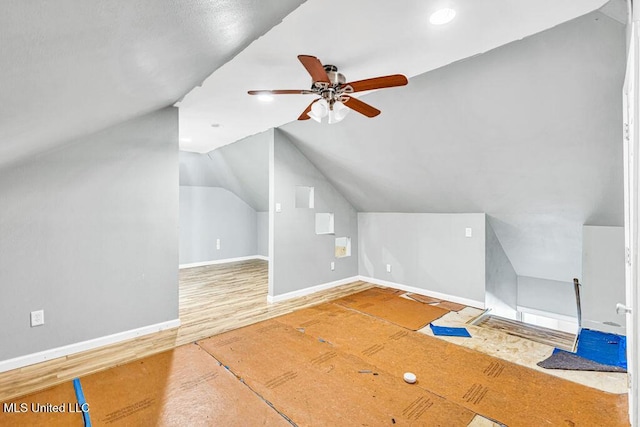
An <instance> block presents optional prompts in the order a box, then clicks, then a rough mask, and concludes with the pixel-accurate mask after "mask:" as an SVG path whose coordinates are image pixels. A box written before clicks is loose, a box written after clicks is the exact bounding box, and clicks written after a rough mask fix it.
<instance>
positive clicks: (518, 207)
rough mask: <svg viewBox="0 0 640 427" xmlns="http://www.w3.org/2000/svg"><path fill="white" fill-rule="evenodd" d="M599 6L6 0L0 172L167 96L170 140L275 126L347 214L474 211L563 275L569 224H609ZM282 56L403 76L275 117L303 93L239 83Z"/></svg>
mask: <svg viewBox="0 0 640 427" xmlns="http://www.w3.org/2000/svg"><path fill="white" fill-rule="evenodd" d="M605 3H606V0H518V1H514V0H483V1H482V2H479V1H462V0H458V1H456V0H429V1H425V0H408V1H403V2H399V3H397V4H396V3H389V2H388V1H382V0H351V1H349V2H344V1H342V2H341V1H339V0H307V1H306V2H304V1H303V0H277V1H276V0H272V1H264V0H263V1H260V0H234V1H231V0H218V1H205V0H189V1H183V2H175V1H170V0H139V1H124V0H114V1H110V2H102V3H95V2H85V1H81V0H60V1H56V2H47V1H43V0H36V1H21V0H8V1H5V2H4V3H3V13H2V14H0V40H1V42H0V58H2V64H3V66H2V67H0V82H2V84H1V85H0V98H1V99H2V101H3V102H2V103H1V104H0V167H3V165H6V164H8V163H11V162H16V161H20V160H24V159H27V158H28V157H29V156H32V155H37V154H38V153H40V152H43V151H46V150H50V149H54V148H56V147H58V146H61V145H63V144H65V143H67V142H68V141H72V140H74V138H76V137H78V136H81V135H83V134H87V133H91V132H94V131H97V130H99V129H102V128H105V127H107V126H110V125H113V124H115V123H118V122H121V121H124V120H128V119H130V118H133V117H136V116H139V115H141V114H145V113H147V112H150V111H153V110H156V109H158V108H162V107H166V106H167V105H172V104H174V103H176V102H178V101H180V100H182V101H181V102H178V105H179V106H180V133H181V135H180V136H181V140H182V141H181V143H180V144H181V148H182V149H184V150H190V151H196V152H209V151H210V150H212V149H213V148H215V147H219V146H223V145H225V144H230V143H232V142H234V141H237V140H239V139H242V138H244V137H247V136H249V135H253V134H257V133H260V132H262V131H265V130H267V129H269V128H272V127H276V126H278V127H281V129H282V130H283V131H284V132H286V133H287V134H288V135H289V137H290V138H291V139H292V140H293V141H294V143H295V144H296V145H297V146H298V147H299V148H300V149H301V150H302V151H303V152H304V153H305V155H307V157H309V159H311V161H312V162H314V163H315V164H316V166H317V167H318V168H319V169H320V170H321V171H323V172H324V173H325V174H326V175H327V177H329V178H330V179H331V180H332V181H333V183H334V185H335V186H336V187H337V188H338V189H339V190H340V191H341V192H343V193H344V194H345V196H347V197H348V198H349V200H351V201H352V203H353V204H354V206H356V207H357V208H358V209H360V210H364V211H409V212H487V213H488V214H489V215H490V218H491V221H492V224H493V226H494V228H495V229H496V233H497V234H498V237H499V238H500V241H501V243H502V244H503V246H504V247H505V250H506V251H507V254H508V255H509V257H510V259H511V260H512V262H513V264H514V267H516V270H517V272H518V274H520V275H528V276H534V277H543V278H549V279H556V280H567V277H572V276H578V277H579V273H580V254H579V253H580V250H581V244H580V242H581V232H580V228H581V226H582V224H584V223H589V224H602V225H620V224H621V221H622V213H621V210H622V206H621V203H622V196H621V194H622V183H621V150H620V147H619V140H620V137H621V136H620V126H619V124H620V120H621V92H620V91H621V84H622V78H623V72H624V44H625V43H624V26H623V24H622V23H620V22H618V21H614V20H613V19H611V17H614V18H616V19H618V20H619V21H621V22H624V19H625V18H624V14H625V7H624V5H625V2H624V1H623V0H612V1H611V2H609V3H608V4H606V5H605V6H604V9H602V10H603V11H604V12H605V13H606V14H603V13H600V12H594V10H596V9H598V8H600V7H602V6H603V5H604V4H605ZM444 5H446V6H450V7H455V8H456V10H457V11H458V14H457V16H456V19H455V20H454V21H452V23H450V24H449V25H446V26H442V27H433V26H430V25H429V24H428V17H429V15H430V13H431V12H433V11H434V10H435V9H437V8H439V7H442V6H444ZM272 27H273V28H272ZM298 54H312V55H316V56H318V57H319V58H321V59H322V60H323V62H325V63H333V64H335V65H338V66H339V67H340V71H341V72H343V73H344V74H345V75H346V76H347V79H349V80H353V79H361V78H367V77H372V76H376V75H383V74H391V73H404V74H406V75H407V76H409V77H411V80H410V83H409V85H408V86H406V87H402V88H394V89H387V90H384V91H379V92H374V93H370V94H364V95H363V96H362V98H363V100H365V101H367V102H370V103H371V104H374V105H375V106H377V107H379V108H380V109H381V110H382V114H381V115H380V116H379V117H377V118H375V119H366V118H364V117H361V116H359V115H358V114H357V113H352V114H350V116H348V118H347V119H345V120H344V121H343V122H341V123H339V124H338V125H335V126H327V125H319V124H316V123H314V122H305V123H298V122H292V120H294V119H295V118H296V117H297V116H298V115H299V114H300V112H301V111H302V109H303V108H304V107H305V106H306V105H307V104H308V103H309V102H310V98H308V97H305V96H291V97H286V96H285V97H280V98H277V99H276V100H274V101H273V102H272V103H270V104H261V103H259V102H257V100H256V99H255V98H252V97H249V96H248V95H246V90H249V89H263V88H283V89H287V88H306V87H308V86H309V83H310V80H309V76H308V75H307V74H306V72H305V70H304V69H303V68H302V66H301V65H300V64H299V63H298V62H297V59H296V55H298ZM212 73H213V74H212ZM201 84H202V86H201V87H198V86H199V85H201ZM194 87H195V89H194ZM192 89H194V90H192ZM183 98H184V99H183ZM291 122H292V123H291ZM212 125H217V126H215V127H212ZM227 159H230V160H229V161H230V163H229V164H234V162H235V163H237V160H238V159H235V158H233V159H231V158H230V157H229V156H226V157H225V156H216V155H215V154H212V156H211V157H210V161H209V163H214V164H217V165H220V164H222V163H221V162H223V161H226V160H227ZM209 178H211V177H209ZM209 178H207V179H209ZM212 179H214V180H215V179H217V180H220V179H222V178H220V177H219V176H218V177H213V178H212ZM234 179H235V178H234ZM232 184H233V185H235V186H236V187H238V188H239V189H238V190H237V191H239V192H242V191H245V192H246V193H247V195H246V197H247V198H252V197H253V200H255V201H256V202H255V205H256V206H258V205H259V206H263V205H264V203H265V200H264V197H262V196H261V195H260V194H259V191H258V190H257V189H251V188H250V189H248V190H247V189H244V190H243V189H242V188H241V187H242V185H240V184H241V180H240V179H239V178H238V179H236V180H235V181H234V182H233V183H227V184H226V185H229V186H231V185H232ZM254 187H255V186H254Z"/></svg>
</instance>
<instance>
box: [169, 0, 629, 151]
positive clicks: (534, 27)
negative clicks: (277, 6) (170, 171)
mask: <svg viewBox="0 0 640 427" xmlns="http://www.w3.org/2000/svg"><path fill="white" fill-rule="evenodd" d="M604 3H606V0H517V1H513V0H482V1H456V0H403V1H402V2H398V3H390V2H389V1H387V0H349V1H342V0H308V1H306V2H305V3H304V4H302V5H301V6H300V7H298V8H297V9H296V10H294V11H293V12H291V13H290V14H289V15H288V16H287V17H286V18H285V19H284V20H283V21H282V23H280V24H278V25H276V26H275V27H274V28H273V29H272V30H271V31H269V32H268V33H267V34H265V35H264V36H263V37H261V38H259V39H258V40H256V41H255V42H253V43H252V44H251V45H249V46H248V47H247V48H246V49H245V50H243V51H242V52H241V53H239V54H238V55H237V56H236V57H235V58H234V59H233V60H232V61H229V62H228V63H227V64H225V65H224V66H222V67H220V68H219V69H218V70H217V71H216V72H215V73H213V74H212V75H211V76H210V77H209V78H207V79H206V80H205V82H204V83H203V85H202V86H201V87H198V88H196V89H194V90H193V91H192V92H191V93H189V94H188V95H187V96H186V97H185V98H184V99H183V100H182V101H181V102H179V103H178V104H177V105H178V106H179V107H180V139H181V141H180V147H181V149H182V150H187V151H196V152H201V153H205V152H208V151H211V150H212V149H214V148H216V147H219V146H222V145H224V144H229V143H232V142H234V141H237V140H239V139H242V138H244V137H247V136H249V135H253V134H256V133H259V132H262V131H265V130H267V129H269V128H272V127H277V126H282V125H284V124H286V123H288V122H290V121H293V120H295V119H296V118H297V117H298V116H299V115H300V113H301V112H302V111H303V110H304V109H305V107H306V106H307V105H308V104H309V103H310V102H311V100H312V99H313V96H309V95H306V96H301V95H283V96H279V97H277V98H276V99H275V100H274V101H273V102H271V103H268V104H264V103H261V102H260V101H259V100H258V99H257V98H256V97H251V96H248V95H247V94H246V93H247V91H248V90H251V89H308V88H309V87H310V85H311V79H310V77H309V75H308V73H307V72H306V71H305V69H304V68H303V67H302V65H301V64H300V63H299V61H298V59H297V55H299V54H308V55H314V56H317V57H318V58H320V60H321V61H322V62H323V63H324V64H333V65H336V66H337V67H338V69H339V71H341V72H342V73H343V74H344V75H345V76H346V78H347V80H348V81H349V80H351V81H353V80H360V79H365V78H370V77H375V76H378V75H386V74H395V73H402V74H405V75H406V76H407V77H414V76H417V75H420V74H423V73H425V72H428V71H431V70H434V69H437V68H440V67H443V66H445V65H447V64H450V63H453V62H456V61H459V60H462V59H464V58H468V57H472V56H474V55H479V54H482V53H484V52H487V51H489V50H491V49H494V48H496V47H498V46H501V45H504V44H507V43H509V42H512V41H514V40H519V39H522V38H524V37H527V36H530V35H532V34H535V33H538V32H540V31H543V30H546V29H549V28H552V27H554V26H556V25H559V24H562V23H563V22H566V21H568V20H571V19H573V18H575V17H577V16H581V15H584V14H586V13H588V12H591V11H593V10H594V9H597V8H599V7H601V6H602V5H603V4H604ZM623 3H624V2H623ZM444 6H448V7H453V8H455V10H456V11H457V14H456V16H455V19H454V20H453V21H452V22H450V23H449V24H446V25H442V26H435V25H431V24H430V22H429V17H430V15H431V14H432V13H433V12H434V11H436V10H438V9H440V8H442V7H444ZM379 107H380V108H381V109H382V110H383V112H384V111H385V106H384V105H381V106H379ZM212 125H213V126H212Z"/></svg>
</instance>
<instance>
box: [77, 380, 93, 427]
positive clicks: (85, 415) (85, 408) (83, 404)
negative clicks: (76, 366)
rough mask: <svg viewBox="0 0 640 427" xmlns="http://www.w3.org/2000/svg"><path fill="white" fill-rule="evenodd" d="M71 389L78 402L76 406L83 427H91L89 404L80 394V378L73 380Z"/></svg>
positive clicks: (81, 393)
mask: <svg viewBox="0 0 640 427" xmlns="http://www.w3.org/2000/svg"><path fill="white" fill-rule="evenodd" d="M73 388H74V389H75V391H76V399H77V400H78V406H79V407H80V409H81V410H82V419H83V420H84V427H91V417H90V416H89V404H88V403H87V400H86V399H85V398H84V393H83V392H82V384H80V378H74V379H73Z"/></svg>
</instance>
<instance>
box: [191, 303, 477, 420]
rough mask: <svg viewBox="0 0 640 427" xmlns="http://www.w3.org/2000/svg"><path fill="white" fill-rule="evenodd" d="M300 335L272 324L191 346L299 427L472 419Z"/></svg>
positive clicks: (317, 340)
mask: <svg viewBox="0 0 640 427" xmlns="http://www.w3.org/2000/svg"><path fill="white" fill-rule="evenodd" d="M358 315H359V316H362V315H361V314H358ZM301 330H303V328H300V329H294V328H292V327H290V326H287V325H284V324H282V323H280V322H278V321H277V319H272V320H268V321H265V322H261V323H259V324H256V325H252V326H248V327H245V328H242V329H239V330H235V331H231V332H227V333H225V334H222V335H218V336H215V337H212V338H208V339H206V340H203V341H200V342H198V344H199V345H200V346H201V347H202V348H204V349H206V350H207V351H208V352H210V353H211V354H212V355H214V356H215V357H216V358H217V359H219V360H220V361H222V362H223V363H224V364H225V365H228V366H229V369H230V370H231V371H233V372H234V373H235V374H236V375H238V376H239V377H241V378H242V379H243V381H244V382H245V383H246V384H248V385H249V386H250V387H251V388H252V389H253V390H255V391H256V392H257V393H259V394H260V395H261V396H263V397H264V398H265V399H266V400H268V401H269V402H271V403H272V404H273V405H274V407H275V408H277V409H278V410H279V411H281V412H283V413H285V414H286V415H287V416H288V417H289V418H291V420H293V422H294V423H296V424H297V425H300V426H303V425H317V426H324V425H376V426H377V425H393V424H398V425H434V426H435V425H456V426H458V425H459V426H466V425H467V424H468V423H469V422H470V421H471V420H472V419H473V417H474V416H475V414H474V413H473V412H472V411H470V410H468V409H466V408H464V407H462V406H460V405H457V404H455V403H452V402H449V401H447V400H445V399H443V398H442V397H440V396H437V395H435V394H433V393H431V392H429V391H427V390H424V389H422V388H420V387H417V386H416V385H410V384H407V383H405V382H404V380H403V379H402V375H400V376H398V375H391V374H390V373H388V372H386V371H384V370H381V369H379V368H378V367H376V366H374V365H372V364H370V363H367V362H365V361H363V360H362V358H360V357H358V356H357V355H353V354H349V353H344V352H342V351H340V350H339V349H337V348H336V347H335V346H334V345H333V344H332V343H331V342H330V341H329V340H325V339H322V338H319V337H312V336H310V335H307V334H306V333H304V332H301ZM403 330H404V329H403ZM404 331H406V330H404ZM406 332H408V331H406Z"/></svg>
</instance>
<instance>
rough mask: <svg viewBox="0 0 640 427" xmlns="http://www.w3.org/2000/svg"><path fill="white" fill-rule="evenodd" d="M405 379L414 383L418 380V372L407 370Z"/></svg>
mask: <svg viewBox="0 0 640 427" xmlns="http://www.w3.org/2000/svg"><path fill="white" fill-rule="evenodd" d="M404 380H405V382H408V383H409V384H413V383H415V382H416V380H417V378H416V374H414V373H411V372H405V373H404Z"/></svg>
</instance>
